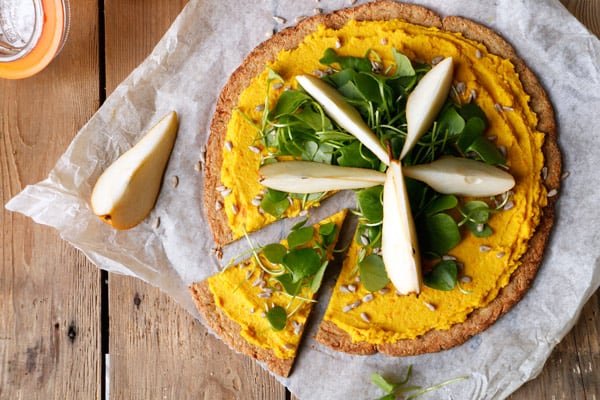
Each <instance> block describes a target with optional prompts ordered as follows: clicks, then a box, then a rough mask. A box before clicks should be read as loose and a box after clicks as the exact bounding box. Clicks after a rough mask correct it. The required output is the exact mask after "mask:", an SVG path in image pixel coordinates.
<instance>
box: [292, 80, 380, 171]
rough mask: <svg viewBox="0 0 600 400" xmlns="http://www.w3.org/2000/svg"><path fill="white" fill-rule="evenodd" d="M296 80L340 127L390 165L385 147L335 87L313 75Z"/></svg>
mask: <svg viewBox="0 0 600 400" xmlns="http://www.w3.org/2000/svg"><path fill="white" fill-rule="evenodd" d="M296 80H297V81H298V83H299V84H300V86H302V88H303V89H304V90H306V92H307V93H308V94H309V95H311V96H312V97H313V98H314V99H315V100H316V101H317V102H318V103H319V104H321V106H322V107H323V109H324V110H325V112H326V113H327V115H329V116H330V117H331V118H332V119H333V120H334V121H335V122H337V123H338V125H339V126H341V127H342V128H344V129H345V130H347V131H348V132H350V133H351V134H352V135H354V136H356V137H357V138H358V140H360V141H361V143H362V144H364V145H365V146H367V148H368V149H369V150H371V151H372V152H373V153H374V154H375V155H376V156H377V158H379V159H380V160H381V162H383V163H384V164H385V165H389V163H390V157H389V155H388V153H387V151H386V149H385V147H384V146H383V145H382V144H381V142H380V141H379V138H378V137H377V135H375V133H373V131H372V130H371V128H369V126H368V125H367V124H366V123H365V121H364V120H363V119H362V117H361V116H360V113H359V112H358V110H356V108H354V107H352V105H350V104H348V102H347V101H346V100H344V97H343V96H342V95H341V94H340V92H338V91H337V90H336V89H335V88H334V87H333V86H331V85H329V84H327V83H326V82H324V81H323V80H321V79H319V78H317V77H314V76H311V75H298V76H296Z"/></svg>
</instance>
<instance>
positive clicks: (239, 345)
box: [188, 280, 294, 378]
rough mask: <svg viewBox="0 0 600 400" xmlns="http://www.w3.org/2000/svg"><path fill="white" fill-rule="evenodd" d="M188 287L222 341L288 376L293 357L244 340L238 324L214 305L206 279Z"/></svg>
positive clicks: (206, 319)
mask: <svg viewBox="0 0 600 400" xmlns="http://www.w3.org/2000/svg"><path fill="white" fill-rule="evenodd" d="M188 289H189V291H190V293H191V294H192V298H193V299H194V303H195V304H196V308H197V309H198V312H199V313H200V315H201V316H202V318H203V319H204V321H205V322H206V324H207V325H208V326H209V327H210V328H211V329H212V330H213V331H214V332H215V334H216V335H217V336H218V337H219V338H220V339H221V340H222V341H223V342H224V343H226V344H227V345H228V346H229V347H230V348H232V349H233V350H235V351H237V352H239V353H242V354H245V355H247V356H249V357H251V358H253V359H255V360H258V361H261V362H263V363H264V364H265V365H266V366H267V368H268V369H269V370H270V371H271V372H273V373H274V374H277V375H279V376H282V377H284V378H285V377H287V376H289V374H290V372H291V370H292V367H293V364H294V358H287V359H281V358H278V357H277V356H276V355H275V352H274V351H273V350H270V349H264V348H262V347H258V346H255V345H253V344H251V343H249V342H248V341H246V339H244V337H243V336H242V335H241V334H240V330H241V327H240V325H239V324H238V323H236V322H235V321H233V320H231V319H229V317H227V315H226V314H225V312H224V311H223V310H221V309H220V308H219V307H218V306H217V305H216V303H215V298H214V295H213V294H212V292H211V291H210V288H209V285H208V281H207V280H204V281H201V282H197V283H194V284H192V285H190V286H189V288H188Z"/></svg>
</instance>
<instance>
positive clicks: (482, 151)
mask: <svg viewBox="0 0 600 400" xmlns="http://www.w3.org/2000/svg"><path fill="white" fill-rule="evenodd" d="M466 152H467V153H468V152H473V153H476V154H477V155H478V156H479V159H481V161H483V162H485V163H486V164H490V165H504V164H506V158H504V156H503V155H502V153H500V150H498V148H497V147H496V145H494V144H493V143H492V142H491V141H490V140H489V139H488V138H486V137H485V136H480V137H478V138H476V139H475V140H474V141H473V142H472V143H471V144H470V145H469V147H467V149H466Z"/></svg>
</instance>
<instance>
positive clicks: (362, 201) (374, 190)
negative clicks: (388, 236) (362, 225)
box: [356, 185, 383, 224]
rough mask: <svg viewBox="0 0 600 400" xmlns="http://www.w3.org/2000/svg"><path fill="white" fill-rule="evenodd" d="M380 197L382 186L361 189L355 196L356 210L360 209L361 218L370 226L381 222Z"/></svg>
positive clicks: (381, 208)
mask: <svg viewBox="0 0 600 400" xmlns="http://www.w3.org/2000/svg"><path fill="white" fill-rule="evenodd" d="M382 196H383V186H382V185H378V186H373V187H370V188H367V189H362V190H360V191H359V192H358V194H357V195H356V199H357V201H358V208H359V209H360V212H361V214H362V216H363V217H364V218H365V219H366V220H367V221H368V222H369V223H371V224H377V223H381V221H383V206H382V203H381V201H382Z"/></svg>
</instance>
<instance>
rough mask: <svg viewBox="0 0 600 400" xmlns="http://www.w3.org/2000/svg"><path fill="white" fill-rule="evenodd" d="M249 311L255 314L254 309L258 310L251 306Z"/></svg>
mask: <svg viewBox="0 0 600 400" xmlns="http://www.w3.org/2000/svg"><path fill="white" fill-rule="evenodd" d="M248 311H249V312H250V314H254V311H256V310H255V309H254V307H252V308H251V309H250V310H248Z"/></svg>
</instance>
